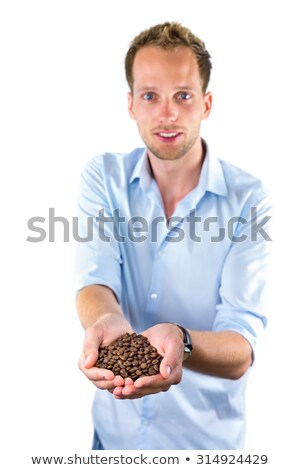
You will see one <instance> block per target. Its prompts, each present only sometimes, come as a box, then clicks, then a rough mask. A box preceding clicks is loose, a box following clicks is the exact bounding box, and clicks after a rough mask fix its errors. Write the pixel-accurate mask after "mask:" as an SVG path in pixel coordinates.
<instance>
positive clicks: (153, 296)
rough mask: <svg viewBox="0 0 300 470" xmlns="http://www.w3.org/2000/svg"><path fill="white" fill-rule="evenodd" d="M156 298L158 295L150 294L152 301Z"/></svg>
mask: <svg viewBox="0 0 300 470" xmlns="http://www.w3.org/2000/svg"><path fill="white" fill-rule="evenodd" d="M157 297H158V295H157V294H156V292H153V294H151V299H152V300H156V299H157Z"/></svg>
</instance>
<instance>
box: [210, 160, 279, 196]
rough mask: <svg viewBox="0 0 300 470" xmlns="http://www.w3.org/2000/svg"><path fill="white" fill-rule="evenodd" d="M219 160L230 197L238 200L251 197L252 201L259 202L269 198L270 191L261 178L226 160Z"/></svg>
mask: <svg viewBox="0 0 300 470" xmlns="http://www.w3.org/2000/svg"><path fill="white" fill-rule="evenodd" d="M218 160H219V163H220V165H221V167H222V171H223V175H224V179H225V182H226V186H227V190H228V196H229V199H231V200H236V201H237V202H238V201H239V202H245V201H247V200H249V199H250V200H251V201H252V203H257V202H259V201H261V200H263V199H266V198H269V196H270V191H269V189H268V188H267V187H266V185H265V184H264V182H263V181H262V180H261V179H259V178H257V177H256V176H254V175H252V174H251V173H248V172H247V171H245V170H243V169H241V168H239V167H238V166H235V165H233V164H231V163H229V162H227V161H225V160H222V159H218Z"/></svg>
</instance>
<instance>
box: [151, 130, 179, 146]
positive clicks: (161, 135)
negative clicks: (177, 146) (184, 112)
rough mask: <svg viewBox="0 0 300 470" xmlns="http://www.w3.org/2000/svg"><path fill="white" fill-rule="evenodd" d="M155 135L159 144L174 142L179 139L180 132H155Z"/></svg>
mask: <svg viewBox="0 0 300 470" xmlns="http://www.w3.org/2000/svg"><path fill="white" fill-rule="evenodd" d="M155 135H156V136H157V138H158V139H159V140H160V141H161V142H168V143H171V142H176V141H177V140H178V139H179V137H180V136H181V135H182V132H171V131H169V132H165V131H163V132H156V133H155Z"/></svg>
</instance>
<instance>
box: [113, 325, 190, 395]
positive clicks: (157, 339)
mask: <svg viewBox="0 0 300 470" xmlns="http://www.w3.org/2000/svg"><path fill="white" fill-rule="evenodd" d="M141 334H142V335H143V336H146V337H147V338H148V340H149V341H150V343H151V345H152V346H154V347H155V348H156V349H157V351H158V353H159V354H160V355H161V356H163V360H162V362H161V364H160V369H159V374H156V375H152V376H148V377H141V378H139V379H137V380H136V381H135V382H133V380H132V379H130V378H127V379H125V381H124V384H121V385H119V386H116V387H115V388H114V389H113V390H111V391H112V393H113V394H114V396H115V398H118V399H134V398H141V397H143V396H145V395H151V394H154V393H159V392H166V391H167V390H169V388H170V387H171V386H172V385H175V384H178V383H179V382H180V381H181V378H182V361H183V349H184V348H183V342H182V338H181V336H180V332H179V329H178V327H177V326H176V325H173V324H168V323H159V324H157V325H155V326H153V327H151V328H149V329H148V330H145V331H143V332H142V333H141Z"/></svg>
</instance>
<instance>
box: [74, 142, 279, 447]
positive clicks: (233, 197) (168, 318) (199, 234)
mask: <svg viewBox="0 0 300 470" xmlns="http://www.w3.org/2000/svg"><path fill="white" fill-rule="evenodd" d="M78 205H79V214H78V215H79V235H80V237H82V241H80V242H78V243H77V268H76V276H75V277H76V290H77V291H78V290H79V289H81V288H82V287H84V286H87V285H91V284H104V285H106V286H109V287H110V288H111V289H112V290H113V291H114V292H115V294H116V296H117V298H118V300H119V302H120V304H121V307H122V309H123V312H124V314H125V316H126V318H127V319H128V320H129V322H130V323H131V325H132V327H133V329H134V330H135V331H137V332H141V331H143V330H145V329H147V328H149V327H150V326H152V325H155V324H156V323H161V322H176V323H179V324H181V325H183V326H185V327H186V328H190V329H192V330H206V331H224V330H230V331H235V332H237V333H240V334H241V335H242V336H244V337H245V338H246V339H247V340H248V341H249V343H250V344H251V346H252V349H253V351H254V352H255V346H256V341H257V337H258V336H259V333H260V332H261V331H262V330H263V328H264V326H265V324H266V306H265V300H264V297H265V296H264V287H265V281H266V269H267V266H268V254H269V251H270V248H271V245H272V243H271V242H270V237H269V233H268V224H269V217H270V203H269V200H268V195H267V192H266V190H265V189H264V187H263V185H262V183H261V182H260V181H259V180H258V179H256V178H254V177H253V176H251V175H249V174H248V173H246V172H244V171H242V170H240V169H238V168H237V167H235V166H233V165H231V164H229V163H227V162H225V161H223V160H220V159H218V158H216V157H214V156H213V155H211V153H210V151H209V149H207V152H206V157H205V160H204V163H203V167H202V171H201V175H200V179H199V184H198V186H197V187H196V188H195V189H193V190H192V191H191V192H190V193H189V194H188V195H187V196H185V197H184V199H183V200H181V201H180V203H179V204H178V205H177V207H176V210H175V213H174V214H173V216H172V219H171V227H167V225H166V221H165V214H164V209H163V204H162V199H161V195H160V192H159V189H158V186H157V184H156V182H155V180H154V179H153V177H152V174H151V168H150V165H149V161H148V158H147V152H146V150H145V149H136V150H134V151H133V152H131V153H130V154H109V153H107V154H105V155H102V156H98V157H96V158H93V159H92V160H91V161H90V162H89V163H88V164H87V165H86V167H85V169H84V171H83V173H82V178H81V188H80V193H79V201H78ZM105 217H106V219H104V218H105ZM109 217H114V220H115V224H113V223H112V222H110V221H109V219H108V218H109ZM89 224H90V225H89ZM113 225H114V229H113ZM172 228H173V230H172ZM140 237H141V238H140ZM84 238H86V240H85V241H83V239H84ZM247 376H248V373H247V374H245V375H244V376H243V377H242V378H241V379H239V380H229V379H221V378H217V377H210V376H207V375H204V374H201V373H197V372H193V371H190V370H188V369H185V368H184V371H183V378H182V381H181V383H180V384H178V385H173V386H172V387H171V388H170V389H169V390H168V391H167V392H166V393H158V394H155V395H149V396H146V397H143V398H141V399H136V400H116V399H114V398H113V396H112V395H111V394H110V393H109V392H107V391H102V390H97V391H96V395H95V400H94V404H93V421H94V426H95V429H96V431H97V433H98V434H99V436H100V439H101V441H102V443H103V445H104V448H105V449H241V448H242V447H243V443H244V434H245V416H244V400H245V385H246V381H247Z"/></svg>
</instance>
